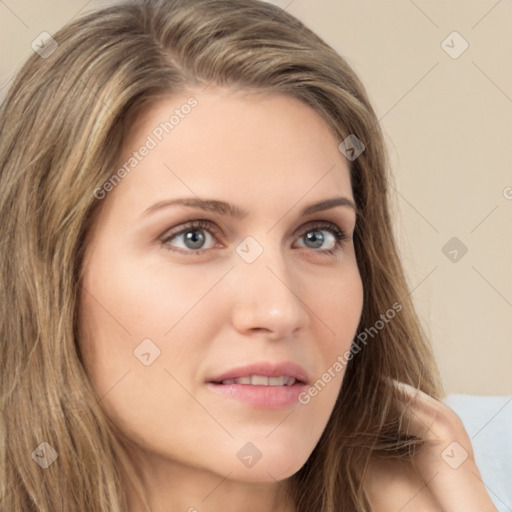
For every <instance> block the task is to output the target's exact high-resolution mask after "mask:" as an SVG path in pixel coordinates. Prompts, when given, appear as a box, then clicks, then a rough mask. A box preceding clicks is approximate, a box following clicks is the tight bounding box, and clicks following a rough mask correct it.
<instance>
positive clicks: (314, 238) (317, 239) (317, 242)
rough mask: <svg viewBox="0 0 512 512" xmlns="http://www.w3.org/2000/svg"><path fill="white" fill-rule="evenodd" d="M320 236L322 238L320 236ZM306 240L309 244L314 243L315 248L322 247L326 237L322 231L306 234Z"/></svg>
mask: <svg viewBox="0 0 512 512" xmlns="http://www.w3.org/2000/svg"><path fill="white" fill-rule="evenodd" d="M318 235H320V236H318ZM306 239H307V241H308V242H312V243H313V244H314V245H313V247H315V248H317V247H321V245H322V244H323V242H324V235H322V233H320V231H310V232H309V233H307V234H306Z"/></svg>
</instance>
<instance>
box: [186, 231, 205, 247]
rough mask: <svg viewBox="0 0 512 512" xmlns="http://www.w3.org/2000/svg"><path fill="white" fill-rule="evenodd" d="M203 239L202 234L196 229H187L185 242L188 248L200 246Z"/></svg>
mask: <svg viewBox="0 0 512 512" xmlns="http://www.w3.org/2000/svg"><path fill="white" fill-rule="evenodd" d="M204 241H205V237H204V234H203V233H201V232H200V231H198V230H191V231H187V232H186V234H185V244H186V245H187V247H188V248H189V249H198V248H200V247H201V246H202V245H203V244H204Z"/></svg>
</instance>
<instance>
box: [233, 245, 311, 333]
mask: <svg viewBox="0 0 512 512" xmlns="http://www.w3.org/2000/svg"><path fill="white" fill-rule="evenodd" d="M288 267H289V266H288ZM231 279H232V280H233V286H234V291H233V295H232V297H233V301H234V302H233V309H232V322H233V325H234V327H235V328H236V329H237V330H238V331H239V332H240V333H243V334H250V333H254V332H263V333H264V334H265V335H266V337H268V338H269V339H273V340H279V339H284V338H288V337H293V336H294V335H296V334H297V332H298V331H300V330H301V329H303V328H305V327H306V326H307V325H308V324H309V321H310V314H309V308H308V306H307V305H306V304H305V297H304V292H305V283H303V282H302V283H301V282H300V280H299V279H298V278H297V273H296V272H293V269H290V268H287V265H286V262H285V261H284V259H283V257H282V255H281V254H280V252H279V251H277V250H276V251H275V252H273V253H272V255H271V254H270V251H268V250H265V251H264V252H263V254H262V255H261V256H260V257H259V258H258V259H257V260H256V261H254V262H253V263H247V262H245V261H243V260H239V261H237V263H236V267H235V268H234V269H233V271H232V272H231Z"/></svg>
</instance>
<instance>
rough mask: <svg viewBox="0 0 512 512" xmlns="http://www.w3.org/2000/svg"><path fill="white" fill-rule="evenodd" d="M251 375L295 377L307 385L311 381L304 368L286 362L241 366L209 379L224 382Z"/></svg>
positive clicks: (263, 362)
mask: <svg viewBox="0 0 512 512" xmlns="http://www.w3.org/2000/svg"><path fill="white" fill-rule="evenodd" d="M250 375H262V376H265V377H281V376H286V377H293V378H295V380H297V381H300V382H302V383H304V384H307V383H308V381H309V377H308V374H307V372H306V370H304V368H302V366H300V365H298V364H295V363H292V362H291V361H285V362H282V363H270V362H267V361H262V362H259V363H254V364H250V365H247V366H239V367H237V368H232V369H231V370H228V371H227V372H224V373H220V374H219V375H216V376H214V377H211V378H209V379H208V382H217V383H218V382H222V381H224V380H228V379H238V378H239V377H249V376H250Z"/></svg>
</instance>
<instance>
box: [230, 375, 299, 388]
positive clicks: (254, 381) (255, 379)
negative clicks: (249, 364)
mask: <svg viewBox="0 0 512 512" xmlns="http://www.w3.org/2000/svg"><path fill="white" fill-rule="evenodd" d="M295 382H296V380H295V378H294V377H286V376H285V375H283V376H281V377H265V376H264V375H251V376H250V377H239V378H238V379H226V380H223V381H222V384H251V385H252V386H293V385H294V384H295Z"/></svg>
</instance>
